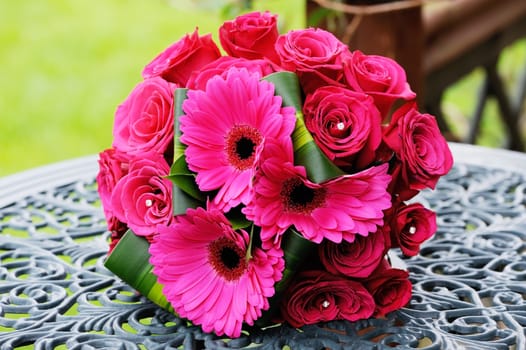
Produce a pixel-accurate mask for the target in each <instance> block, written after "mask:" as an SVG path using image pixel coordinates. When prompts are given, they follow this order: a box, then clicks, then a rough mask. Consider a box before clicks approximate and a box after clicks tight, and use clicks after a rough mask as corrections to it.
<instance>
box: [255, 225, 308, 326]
mask: <svg viewBox="0 0 526 350" xmlns="http://www.w3.org/2000/svg"><path fill="white" fill-rule="evenodd" d="M281 248H282V249H283V257H284V259H285V270H283V277H282V278H281V280H280V281H279V282H278V283H276V285H275V286H274V288H275V294H274V296H272V297H271V298H270V299H269V304H270V308H269V309H268V310H267V311H265V312H264V313H263V315H262V316H261V317H260V318H259V319H258V320H257V321H256V325H257V326H258V327H267V326H269V325H271V324H272V319H273V318H274V317H275V316H276V314H277V312H278V310H279V307H280V305H279V304H280V302H281V299H282V298H283V293H284V292H285V291H286V290H287V288H288V286H289V285H290V282H291V281H292V279H293V278H294V276H295V275H296V273H297V272H298V271H299V270H300V269H301V268H302V266H303V264H304V263H305V261H309V259H310V257H311V256H313V255H316V254H317V253H316V252H317V249H318V244H316V243H314V242H311V241H309V240H308V239H306V238H304V237H303V236H302V235H301V234H300V233H299V232H298V231H296V229H294V228H289V229H288V230H287V231H286V232H285V233H284V235H283V238H282V241H281Z"/></svg>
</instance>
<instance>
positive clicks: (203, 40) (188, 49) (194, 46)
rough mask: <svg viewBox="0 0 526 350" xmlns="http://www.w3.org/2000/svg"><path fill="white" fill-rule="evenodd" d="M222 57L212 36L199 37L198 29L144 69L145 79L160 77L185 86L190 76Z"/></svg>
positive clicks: (170, 47) (162, 53)
mask: <svg viewBox="0 0 526 350" xmlns="http://www.w3.org/2000/svg"><path fill="white" fill-rule="evenodd" d="M220 56H221V52H220V51H219V48H218V47H217V45H216V44H215V43H214V41H213V40H212V35H211V34H207V35H203V36H199V34H198V31H197V29H196V30H195V31H194V32H193V34H192V35H189V34H187V35H185V36H184V37H183V38H181V39H180V40H179V41H177V42H175V43H173V44H172V45H170V46H169V47H168V48H167V49H166V50H164V51H163V52H161V53H160V54H159V55H158V56H157V57H155V58H154V59H153V60H152V61H151V62H150V63H148V64H147V65H146V67H144V70H143V71H142V76H143V78H144V79H147V78H152V77H157V76H160V77H162V78H163V79H165V80H167V81H169V82H171V83H175V84H177V85H178V86H185V85H186V82H187V81H188V78H189V77H190V74H192V72H194V71H198V70H200V69H201V68H202V67H203V66H205V65H206V64H208V63H210V62H212V61H215V60H216V59H218V58H219V57H220Z"/></svg>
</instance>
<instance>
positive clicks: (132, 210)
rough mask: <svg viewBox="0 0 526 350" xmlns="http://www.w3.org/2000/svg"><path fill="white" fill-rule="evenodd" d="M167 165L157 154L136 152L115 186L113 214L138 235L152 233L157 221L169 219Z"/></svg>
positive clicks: (170, 189) (166, 222)
mask: <svg viewBox="0 0 526 350" xmlns="http://www.w3.org/2000/svg"><path fill="white" fill-rule="evenodd" d="M169 172H170V167H169V166H168V163H167V162H166V160H164V158H163V157H162V156H160V155H157V154H154V153H150V154H144V155H138V156H137V158H134V159H133V160H132V161H131V162H130V170H129V172H128V174H127V175H126V176H124V177H123V178H122V179H120V181H119V182H118V183H117V185H116V186H115V188H114V190H113V193H112V197H111V203H112V207H113V209H114V213H115V216H116V217H117V218H118V219H119V220H120V221H122V222H125V223H126V224H128V226H129V227H130V229H131V230H132V231H133V232H134V233H135V234H137V235H140V236H151V235H153V234H154V233H155V232H156V227H157V225H158V224H161V225H168V224H169V223H170V222H171V220H172V182H171V181H170V180H169V179H167V178H166V176H167V175H168V173H169Z"/></svg>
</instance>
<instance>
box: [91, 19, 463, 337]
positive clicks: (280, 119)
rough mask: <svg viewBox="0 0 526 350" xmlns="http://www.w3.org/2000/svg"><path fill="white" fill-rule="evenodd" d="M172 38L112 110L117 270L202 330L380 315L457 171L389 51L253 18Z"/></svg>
mask: <svg viewBox="0 0 526 350" xmlns="http://www.w3.org/2000/svg"><path fill="white" fill-rule="evenodd" d="M219 41H220V46H221V48H222V50H220V48H219V46H218V45H217V44H216V43H215V42H214V41H213V39H212V37H211V35H200V34H199V33H198V30H197V29H196V30H195V31H194V32H193V33H192V34H188V35H186V36H184V37H183V38H181V39H180V40H179V41H177V42H175V43H174V44H172V45H171V46H169V47H168V48H167V49H166V50H165V51H164V52H162V53H160V54H159V55H158V56H157V57H156V58H154V59H153V60H152V61H151V62H150V63H148V64H147V65H146V66H145V68H144V70H143V72H142V77H143V80H142V81H141V82H139V83H138V84H137V86H136V87H135V88H134V89H133V91H131V93H130V95H129V96H128V97H127V98H126V99H125V100H124V102H123V103H122V104H121V105H119V106H118V108H117V110H116V113H115V120H114V128H113V143H112V146H111V148H108V149H106V150H104V151H103V152H101V153H100V158H99V166H100V170H99V173H98V176H97V183H98V191H99V194H100V198H101V201H102V205H103V209H104V213H105V217H106V219H107V223H108V229H109V230H110V231H111V243H110V251H109V254H108V257H107V259H106V263H105V264H106V266H107V267H108V269H109V270H111V271H112V272H114V273H115V274H116V275H117V276H119V277H120V278H122V279H123V280H124V281H125V282H127V283H129V284H130V285H131V286H132V287H134V288H135V289H136V290H138V291H139V292H140V293H142V294H143V295H144V296H146V297H147V298H149V299H150V300H152V301H154V302H155V303H157V304H159V305H161V306H162V307H164V308H166V309H168V310H170V311H172V312H174V313H176V314H177V315H178V316H179V317H181V318H184V319H187V320H189V321H190V322H192V323H193V324H195V325H199V326H201V327H202V329H203V330H204V331H205V332H214V333H216V334H217V335H226V336H228V337H238V336H240V334H241V332H242V330H244V329H245V327H250V326H256V327H265V326H268V325H272V324H277V323H288V324H290V325H292V326H293V327H301V326H303V325H306V324H313V323H318V322H324V321H330V320H349V321H355V320H359V319H365V318H369V317H382V316H384V315H385V314H386V313H389V312H391V311H393V310H396V309H399V308H401V307H403V306H404V305H405V304H407V303H408V302H409V300H410V298H411V289H412V286H411V283H410V280H409V278H408V277H409V276H408V272H407V271H405V270H403V269H399V268H397V267H394V266H391V263H390V260H389V258H388V255H387V253H388V252H389V251H390V250H391V249H397V250H398V251H399V252H400V253H401V254H403V255H405V256H414V255H416V254H417V253H418V252H419V247H420V245H421V244H422V242H424V241H425V240H427V239H428V238H430V237H431V236H432V235H433V234H434V232H435V230H436V216H435V213H434V212H433V211H431V210H429V209H427V208H425V207H424V206H423V205H422V204H420V203H418V202H415V201H414V200H411V199H412V198H413V197H414V196H415V195H416V194H418V193H419V191H421V190H423V189H426V188H431V189H433V188H434V187H435V185H436V183H437V181H438V180H439V178H440V177H441V176H442V175H444V174H446V173H447V172H448V171H449V169H450V168H451V166H452V162H453V159H452V156H451V152H450V150H449V148H448V145H447V143H446V141H445V139H444V137H443V136H442V135H441V134H440V131H439V129H438V126H437V123H436V121H435V118H434V117H433V116H431V115H429V114H425V113H420V112H419V111H418V108H417V105H416V102H415V100H416V96H415V93H414V92H413V91H412V90H411V88H410V86H409V85H408V83H407V81H406V75H405V72H404V70H403V69H402V68H401V67H400V66H399V65H398V64H397V63H396V62H395V61H393V60H392V59H389V58H387V57H382V56H375V55H366V54H364V53H362V52H360V51H358V50H355V51H351V50H350V49H349V48H348V47H347V46H346V45H344V44H343V43H342V42H341V41H339V40H338V39H337V38H336V37H335V36H334V35H333V34H331V33H330V32H327V31H324V30H321V29H314V28H308V29H302V30H292V31H289V32H288V33H286V34H281V35H280V34H279V33H278V29H277V16H276V15H273V14H271V13H268V12H265V13H260V12H253V13H249V14H244V15H241V16H239V17H237V18H235V19H234V20H231V21H227V22H225V23H223V24H222V25H221V27H220V28H219Z"/></svg>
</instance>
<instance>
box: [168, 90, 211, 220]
mask: <svg viewBox="0 0 526 350" xmlns="http://www.w3.org/2000/svg"><path fill="white" fill-rule="evenodd" d="M187 92H188V89H184V88H178V89H176V90H175V93H174V162H173V164H172V167H171V168H170V174H169V175H168V179H170V180H171V181H172V183H173V191H172V202H173V210H174V212H173V214H174V215H178V214H183V213H186V209H187V208H196V207H198V206H200V205H202V204H203V203H202V202H204V201H205V200H206V198H205V196H204V194H203V193H202V192H201V191H200V190H199V187H198V186H197V184H196V182H195V174H194V173H193V172H191V171H190V170H189V169H188V164H187V163H186V157H185V155H184V151H185V148H186V147H185V145H184V144H182V143H181V141H180V140H179V139H180V137H181V128H180V120H179V118H180V117H181V116H182V115H184V112H183V102H184V100H186V98H187Z"/></svg>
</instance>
